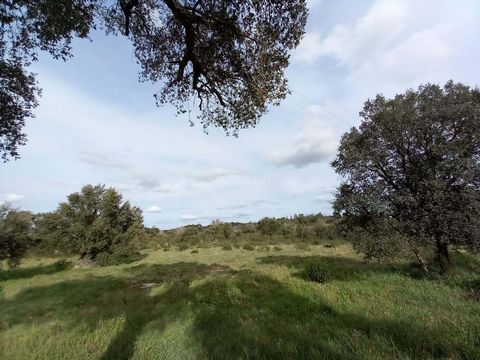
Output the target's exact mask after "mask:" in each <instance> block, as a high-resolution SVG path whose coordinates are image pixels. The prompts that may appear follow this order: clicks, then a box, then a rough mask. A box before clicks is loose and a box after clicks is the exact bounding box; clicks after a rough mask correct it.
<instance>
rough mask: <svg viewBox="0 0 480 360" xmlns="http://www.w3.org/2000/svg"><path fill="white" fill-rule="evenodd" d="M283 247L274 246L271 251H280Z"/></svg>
mask: <svg viewBox="0 0 480 360" xmlns="http://www.w3.org/2000/svg"><path fill="white" fill-rule="evenodd" d="M282 250H283V249H282V248H281V247H280V246H274V247H273V251H282Z"/></svg>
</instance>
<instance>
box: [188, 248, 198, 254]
mask: <svg viewBox="0 0 480 360" xmlns="http://www.w3.org/2000/svg"><path fill="white" fill-rule="evenodd" d="M198 253H199V251H198V249H193V250H192V251H190V254H198Z"/></svg>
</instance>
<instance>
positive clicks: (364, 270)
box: [257, 255, 428, 281]
mask: <svg viewBox="0 0 480 360" xmlns="http://www.w3.org/2000/svg"><path fill="white" fill-rule="evenodd" d="M257 262H258V263H260V264H273V265H280V266H286V267H289V268H293V269H295V270H298V272H297V273H296V274H294V275H295V276H298V277H300V278H303V279H306V278H307V277H306V274H305V270H304V269H305V266H306V264H308V263H311V262H313V263H321V265H322V267H323V268H324V269H325V271H327V272H328V278H329V279H330V280H339V281H353V280H366V279H368V278H370V277H372V276H374V275H376V274H399V275H403V276H408V277H410V278H414V279H422V278H426V277H428V274H426V273H425V272H423V271H422V269H421V268H420V267H419V266H418V265H417V264H415V263H404V264H388V263H379V262H373V261H372V262H365V261H361V260H356V259H352V258H349V257H341V256H287V255H278V256H276V255H272V256H265V257H260V258H258V259H257Z"/></svg>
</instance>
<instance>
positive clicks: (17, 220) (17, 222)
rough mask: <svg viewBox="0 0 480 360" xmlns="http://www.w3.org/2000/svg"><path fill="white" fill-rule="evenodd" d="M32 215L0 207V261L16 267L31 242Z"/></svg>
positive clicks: (6, 206)
mask: <svg viewBox="0 0 480 360" xmlns="http://www.w3.org/2000/svg"><path fill="white" fill-rule="evenodd" d="M32 218H33V217H32V214H31V213H30V212H28V211H19V210H16V209H14V208H12V207H11V206H9V205H8V204H3V205H0V261H4V260H6V261H7V263H8V265H9V266H10V267H16V266H17V265H18V264H19V263H20V260H21V258H22V256H23V255H24V254H25V252H26V251H27V249H28V246H29V245H30V242H31V233H32V225H33V222H32Z"/></svg>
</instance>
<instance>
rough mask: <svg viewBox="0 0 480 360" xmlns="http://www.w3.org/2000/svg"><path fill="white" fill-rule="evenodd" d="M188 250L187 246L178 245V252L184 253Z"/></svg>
mask: <svg viewBox="0 0 480 360" xmlns="http://www.w3.org/2000/svg"><path fill="white" fill-rule="evenodd" d="M188 248H189V246H188V244H180V245H179V246H178V251H185V250H187V249H188Z"/></svg>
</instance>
